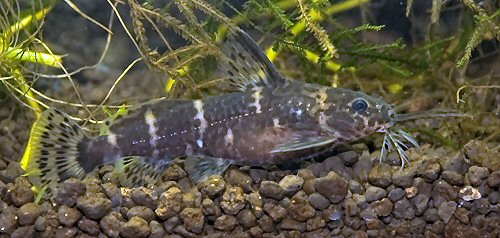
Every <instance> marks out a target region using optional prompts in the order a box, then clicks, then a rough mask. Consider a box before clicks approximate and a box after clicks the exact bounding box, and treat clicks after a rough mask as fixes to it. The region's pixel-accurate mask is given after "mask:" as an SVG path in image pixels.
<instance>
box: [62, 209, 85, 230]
mask: <svg viewBox="0 0 500 238" xmlns="http://www.w3.org/2000/svg"><path fill="white" fill-rule="evenodd" d="M80 217H82V214H81V213H80V212H79V211H78V210H76V209H74V208H71V207H67V206H66V205H63V206H61V207H59V210H58V211H57V219H58V220H59V222H60V223H61V224H63V225H64V226H66V227H72V226H73V225H75V223H76V222H77V221H78V220H80Z"/></svg>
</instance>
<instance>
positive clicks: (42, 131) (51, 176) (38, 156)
mask: <svg viewBox="0 0 500 238" xmlns="http://www.w3.org/2000/svg"><path fill="white" fill-rule="evenodd" d="M86 138H87V137H86V136H85V134H84V133H83V130H82V129H81V127H80V126H79V125H78V124H77V123H76V122H75V121H73V120H71V119H70V117H69V116H68V115H67V114H65V113H63V112H61V111H59V110H56V109H53V108H49V109H47V110H45V111H44V112H43V113H42V114H41V116H40V118H38V120H37V121H36V122H35V123H34V125H33V127H32V128H31V134H30V139H29V142H28V146H27V147H26V151H25V153H24V156H23V158H22V160H21V168H22V169H24V171H25V176H27V177H28V179H29V180H30V182H31V183H32V184H33V186H34V187H33V190H34V191H35V192H39V193H42V195H43V196H47V195H48V196H51V195H56V194H57V185H58V183H59V182H60V181H63V180H66V179H68V178H70V177H74V178H83V177H84V176H85V174H86V173H85V170H84V169H83V167H82V166H81V163H80V161H79V144H80V142H81V141H82V140H84V139H86Z"/></svg>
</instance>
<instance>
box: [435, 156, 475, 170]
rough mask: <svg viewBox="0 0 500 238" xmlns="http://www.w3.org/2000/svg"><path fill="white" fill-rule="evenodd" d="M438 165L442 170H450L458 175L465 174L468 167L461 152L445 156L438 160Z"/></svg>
mask: <svg viewBox="0 0 500 238" xmlns="http://www.w3.org/2000/svg"><path fill="white" fill-rule="evenodd" d="M439 165H441V168H442V169H443V170H451V171H455V172H458V173H460V174H465V173H466V172H467V170H468V169H469V167H470V164H469V163H467V162H466V160H465V156H464V154H463V153H462V152H457V153H456V154H455V155H453V156H445V157H444V158H442V159H440V160H439Z"/></svg>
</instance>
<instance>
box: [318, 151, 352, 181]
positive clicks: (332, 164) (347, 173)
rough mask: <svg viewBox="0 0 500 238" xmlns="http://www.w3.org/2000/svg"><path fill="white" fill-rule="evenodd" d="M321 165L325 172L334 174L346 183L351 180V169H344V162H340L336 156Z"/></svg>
mask: <svg viewBox="0 0 500 238" xmlns="http://www.w3.org/2000/svg"><path fill="white" fill-rule="evenodd" d="M322 164H323V166H324V169H325V171H327V172H328V171H332V172H335V173H336V174H338V175H339V176H340V177H342V178H344V179H345V180H347V181H349V180H351V179H352V168H350V167H346V166H345V164H344V161H342V160H341V159H340V158H339V157H338V156H333V157H330V158H327V159H326V160H325V161H323V163H322Z"/></svg>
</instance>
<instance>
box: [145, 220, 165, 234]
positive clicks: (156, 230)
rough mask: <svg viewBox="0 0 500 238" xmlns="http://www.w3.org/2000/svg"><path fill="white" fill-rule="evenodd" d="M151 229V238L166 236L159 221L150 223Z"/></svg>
mask: <svg viewBox="0 0 500 238" xmlns="http://www.w3.org/2000/svg"><path fill="white" fill-rule="evenodd" d="M149 227H150V229H151V234H150V235H149V238H163V237H164V236H165V230H164V229H163V225H162V224H161V223H159V222H157V221H151V222H150V223H149Z"/></svg>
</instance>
